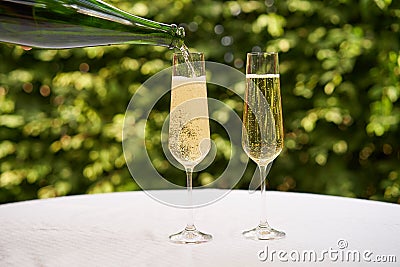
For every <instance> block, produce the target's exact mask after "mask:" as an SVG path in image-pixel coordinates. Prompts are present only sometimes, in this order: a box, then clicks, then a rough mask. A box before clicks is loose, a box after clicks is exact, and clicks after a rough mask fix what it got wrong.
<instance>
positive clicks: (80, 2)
mask: <svg viewBox="0 0 400 267" xmlns="http://www.w3.org/2000/svg"><path fill="white" fill-rule="evenodd" d="M184 36H185V31H184V29H183V28H181V27H177V26H176V25H174V24H172V25H168V24H163V23H159V22H155V21H151V20H148V19H144V18H141V17H138V16H135V15H132V14H129V13H127V12H125V11H122V10H120V9H118V8H115V7H113V6H111V5H109V4H107V3H105V2H102V1H100V0H0V42H7V43H12V44H18V45H23V46H30V47H39V48H49V49H62V48H73V47H88V46H100V45H112V44H148V45H158V46H167V47H170V48H173V47H177V48H181V47H182V46H184V44H183V38H184Z"/></svg>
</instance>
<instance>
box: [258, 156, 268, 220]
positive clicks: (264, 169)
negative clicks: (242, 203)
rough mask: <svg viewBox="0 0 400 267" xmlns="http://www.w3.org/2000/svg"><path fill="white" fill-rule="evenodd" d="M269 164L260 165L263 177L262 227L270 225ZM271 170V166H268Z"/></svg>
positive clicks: (261, 176)
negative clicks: (268, 201) (268, 213)
mask: <svg viewBox="0 0 400 267" xmlns="http://www.w3.org/2000/svg"><path fill="white" fill-rule="evenodd" d="M268 166H269V164H267V165H263V166H261V165H258V168H259V169H260V179H261V218H260V225H259V226H260V227H264V226H268V222H267V197H266V192H265V191H266V184H267V168H268ZM268 170H269V168H268Z"/></svg>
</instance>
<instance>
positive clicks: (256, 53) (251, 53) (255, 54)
mask: <svg viewBox="0 0 400 267" xmlns="http://www.w3.org/2000/svg"><path fill="white" fill-rule="evenodd" d="M277 54H278V52H248V53H247V55H248V56H261V55H277Z"/></svg>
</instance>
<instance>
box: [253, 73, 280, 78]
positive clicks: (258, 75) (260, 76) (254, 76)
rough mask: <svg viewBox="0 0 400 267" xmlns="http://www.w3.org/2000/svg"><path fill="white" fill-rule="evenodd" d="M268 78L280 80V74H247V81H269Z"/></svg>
mask: <svg viewBox="0 0 400 267" xmlns="http://www.w3.org/2000/svg"><path fill="white" fill-rule="evenodd" d="M268 78H279V74H277V73H267V74H254V73H252V74H246V79H268Z"/></svg>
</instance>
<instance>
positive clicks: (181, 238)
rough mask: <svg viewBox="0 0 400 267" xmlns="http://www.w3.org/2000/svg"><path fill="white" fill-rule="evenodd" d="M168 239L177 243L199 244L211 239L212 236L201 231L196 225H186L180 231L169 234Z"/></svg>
mask: <svg viewBox="0 0 400 267" xmlns="http://www.w3.org/2000/svg"><path fill="white" fill-rule="evenodd" d="M169 240H170V241H171V242H174V243H178V244H199V243H205V242H208V241H211V240H212V236H211V235H209V234H205V233H202V232H200V231H198V230H197V229H196V227H192V228H189V227H186V228H185V229H184V230H183V231H182V232H179V233H176V234H173V235H170V236H169Z"/></svg>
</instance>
